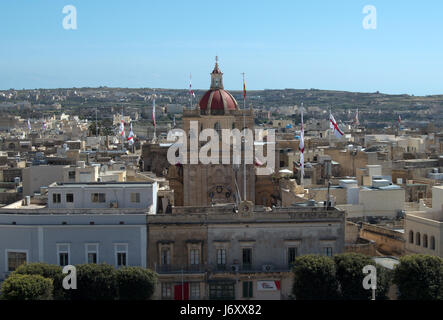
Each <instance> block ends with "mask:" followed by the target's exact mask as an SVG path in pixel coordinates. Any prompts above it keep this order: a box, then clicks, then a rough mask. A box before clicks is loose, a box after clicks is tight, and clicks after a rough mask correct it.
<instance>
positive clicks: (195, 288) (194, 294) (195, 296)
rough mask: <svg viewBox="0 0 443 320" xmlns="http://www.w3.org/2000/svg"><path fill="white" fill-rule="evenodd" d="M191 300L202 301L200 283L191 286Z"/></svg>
mask: <svg viewBox="0 0 443 320" xmlns="http://www.w3.org/2000/svg"><path fill="white" fill-rule="evenodd" d="M189 298H190V300H199V299H200V282H191V283H190V284H189Z"/></svg>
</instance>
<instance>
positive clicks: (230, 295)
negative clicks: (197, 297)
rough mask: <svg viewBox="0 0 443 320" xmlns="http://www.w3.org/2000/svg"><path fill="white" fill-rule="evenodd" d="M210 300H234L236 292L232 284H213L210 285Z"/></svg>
mask: <svg viewBox="0 0 443 320" xmlns="http://www.w3.org/2000/svg"><path fill="white" fill-rule="evenodd" d="M209 299H211V300H234V299H235V291H234V284H232V283H212V284H210V285H209Z"/></svg>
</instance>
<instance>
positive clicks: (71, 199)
mask: <svg viewBox="0 0 443 320" xmlns="http://www.w3.org/2000/svg"><path fill="white" fill-rule="evenodd" d="M66 202H74V194H72V193H67V194H66Z"/></svg>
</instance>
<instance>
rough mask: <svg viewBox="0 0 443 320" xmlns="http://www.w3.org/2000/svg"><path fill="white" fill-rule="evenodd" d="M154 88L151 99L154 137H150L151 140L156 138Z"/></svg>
mask: <svg viewBox="0 0 443 320" xmlns="http://www.w3.org/2000/svg"><path fill="white" fill-rule="evenodd" d="M155 118H156V116H155V89H154V94H153V100H152V124H153V125H154V138H153V139H152V140H153V142H155V140H157V134H156V126H157V125H156V123H155Z"/></svg>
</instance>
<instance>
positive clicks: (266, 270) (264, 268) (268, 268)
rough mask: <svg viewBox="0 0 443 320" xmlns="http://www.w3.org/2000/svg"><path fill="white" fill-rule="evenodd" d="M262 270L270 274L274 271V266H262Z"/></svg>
mask: <svg viewBox="0 0 443 320" xmlns="http://www.w3.org/2000/svg"><path fill="white" fill-rule="evenodd" d="M262 270H263V271H264V272H271V271H273V270H274V266H273V265H272V264H264V265H263V266H262Z"/></svg>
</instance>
